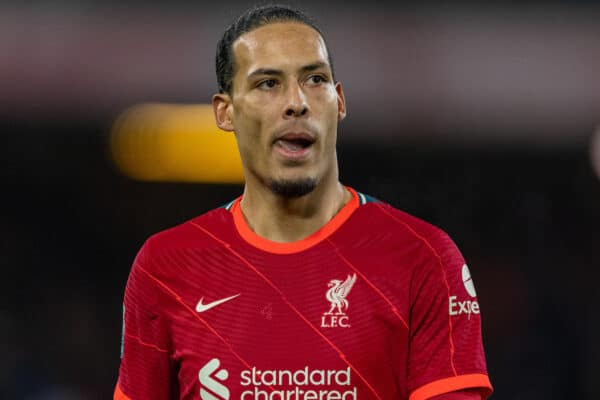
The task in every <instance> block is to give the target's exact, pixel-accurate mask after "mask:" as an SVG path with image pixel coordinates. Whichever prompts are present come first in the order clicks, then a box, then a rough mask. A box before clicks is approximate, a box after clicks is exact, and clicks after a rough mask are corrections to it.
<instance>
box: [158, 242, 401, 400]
mask: <svg viewBox="0 0 600 400" xmlns="http://www.w3.org/2000/svg"><path fill="white" fill-rule="evenodd" d="M369 259H370V261H369ZM388 260H389V258H388V259H385V258H381V259H373V258H371V257H357V256H348V257H345V256H341V255H340V254H335V253H318V254H305V255H303V256H300V257H288V256H264V255H260V254H251V253H250V254H243V253H231V252H230V253H229V254H225V253H223V254H212V255H203V256H202V255H198V254H197V255H195V256H194V255H188V256H187V257H183V258H182V259H181V260H180V268H179V269H180V270H182V271H187V273H186V275H187V278H186V279H182V277H181V276H180V277H178V278H179V279H177V281H175V282H174V285H175V286H176V287H177V290H176V291H177V293H178V295H179V296H180V297H181V301H182V302H183V303H184V304H185V307H180V308H178V309H173V310H171V311H170V312H169V326H170V337H171V340H172V348H173V349H175V351H174V354H173V357H174V362H175V363H176V364H177V367H178V375H179V376H178V378H179V383H180V391H181V398H190V399H197V398H202V399H209V400H212V399H228V398H231V399H245V400H253V399H290V400H292V399H293V400H301V399H348V400H349V399H354V398H360V399H377V398H399V397H398V396H399V394H398V393H400V392H401V391H402V386H403V385H402V382H403V380H404V379H405V371H406V359H407V350H406V349H407V348H408V329H407V325H406V322H405V321H406V318H405V317H404V315H407V311H408V307H409V306H408V296H407V293H404V292H405V290H403V284H402V282H403V278H402V268H401V266H398V265H395V264H393V263H390V262H389V261H388ZM181 266H184V268H181ZM203 393H204V394H203ZM210 396H213V397H210ZM228 396H229V397H228Z"/></svg>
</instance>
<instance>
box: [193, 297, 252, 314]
mask: <svg viewBox="0 0 600 400" xmlns="http://www.w3.org/2000/svg"><path fill="white" fill-rule="evenodd" d="M240 294H241V293H238V294H236V295H233V296H230V297H226V298H224V299H221V300H217V301H213V302H212V303H208V304H202V300H204V297H202V298H201V299H200V301H199V302H198V305H197V306H196V311H198V312H204V311H208V310H210V309H211V308H213V307H216V306H218V305H219V304H223V303H225V302H226V301H229V300H233V299H235V298H236V297H238V296H239V295H240Z"/></svg>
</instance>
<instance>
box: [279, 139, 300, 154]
mask: <svg viewBox="0 0 600 400" xmlns="http://www.w3.org/2000/svg"><path fill="white" fill-rule="evenodd" d="M279 143H281V145H282V146H283V147H285V148H286V149H287V150H289V151H300V150H302V149H303V147H302V146H301V145H300V144H298V143H296V142H291V141H288V140H280V141H279Z"/></svg>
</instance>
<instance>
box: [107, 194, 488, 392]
mask: <svg viewBox="0 0 600 400" xmlns="http://www.w3.org/2000/svg"><path fill="white" fill-rule="evenodd" d="M349 190H350V191H351V192H352V194H353V198H352V200H351V201H350V202H349V203H348V204H347V205H346V206H345V207H344V208H343V209H342V210H341V211H340V212H339V213H338V214H337V215H336V216H335V217H334V218H333V219H332V220H331V221H329V222H328V223H327V224H326V225H325V226H324V227H323V228H321V229H320V230H319V231H317V232H315V233H314V234H313V235H311V236H309V237H308V238H306V239H303V240H300V241H298V242H293V243H276V242H272V241H269V240H266V239H264V238H261V237H259V236H257V235H256V234H255V233H254V232H253V231H252V230H251V229H250V228H249V227H248V225H247V223H246V221H245V219H244V216H243V214H242V212H241V209H240V205H239V204H240V199H237V200H235V201H233V202H232V203H230V204H228V205H227V206H225V207H222V208H219V209H216V210H213V211H210V212H208V213H206V214H204V215H202V216H200V217H197V218H195V219H192V220H190V221H188V222H186V223H184V224H182V225H180V226H177V227H175V228H172V229H169V230H166V231H164V232H161V233H159V234H157V235H154V236H152V237H151V238H150V239H149V240H148V241H147V242H146V243H145V244H144V246H143V247H142V249H141V250H140V252H139V254H138V256H137V257H136V260H135V262H134V264H133V268H132V270H131V274H130V276H129V280H128V282H127V288H126V290H125V301H124V327H123V349H122V352H123V353H122V360H121V368H120V373H119V380H118V383H117V387H116V389H115V399H119V400H121V399H132V400H138V399H143V400H152V399H202V400H227V399H239V400H275V399H277V400H335V399H338V400H355V399H360V400H371V399H385V400H390V399H410V400H421V399H427V398H429V397H432V396H436V395H439V394H443V393H448V392H452V391H456V390H461V389H466V388H478V389H479V390H480V391H481V394H482V397H483V398H485V397H487V396H488V395H489V394H490V393H491V390H492V388H491V385H490V382H489V379H488V376H487V372H486V365H485V357H484V352H483V345H482V341H481V321H480V310H479V304H478V303H477V298H476V293H475V287H474V285H473V282H472V280H471V277H470V273H469V269H468V267H467V266H466V264H465V261H464V259H463V257H462V256H461V254H460V252H459V251H458V249H457V248H456V246H455V244H454V243H453V242H452V241H451V239H450V238H449V237H448V236H447V235H446V234H445V233H444V232H442V231H441V230H440V229H438V228H436V227H433V226H432V225H430V224H428V223H426V222H423V221H421V220H419V219H417V218H415V217H412V216H410V215H408V214H406V213H404V212H401V211H399V210H396V209H394V208H393V207H391V206H389V205H387V204H385V203H382V202H379V201H376V200H375V199H372V198H370V197H368V196H365V195H363V194H361V193H357V192H355V191H354V190H352V189H349Z"/></svg>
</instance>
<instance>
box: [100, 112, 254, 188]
mask: <svg viewBox="0 0 600 400" xmlns="http://www.w3.org/2000/svg"><path fill="white" fill-rule="evenodd" d="M110 149H111V155H112V158H113V161H114V162H115V164H116V166H117V167H118V168H119V170H120V171H121V172H122V173H123V174H125V175H126V176H128V177H130V178H132V179H136V180H142V181H160V182H203V183H242V182H244V175H243V171H242V162H241V160H240V156H239V153H238V149H237V144H236V140H235V136H234V134H233V133H231V132H225V131H222V130H220V129H219V128H217V126H216V124H215V119H214V115H213V110H212V106H210V105H206V104H199V105H176V104H140V105H136V106H133V107H131V108H129V109H127V110H125V111H124V112H123V113H122V114H121V115H120V116H119V118H118V119H117V121H116V122H115V124H114V126H113V129H112V131H111V137H110Z"/></svg>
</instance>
